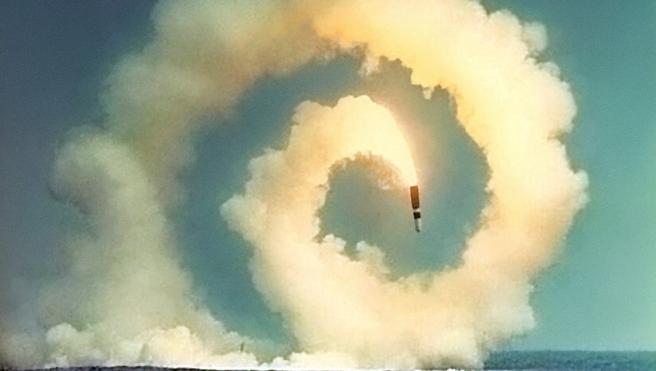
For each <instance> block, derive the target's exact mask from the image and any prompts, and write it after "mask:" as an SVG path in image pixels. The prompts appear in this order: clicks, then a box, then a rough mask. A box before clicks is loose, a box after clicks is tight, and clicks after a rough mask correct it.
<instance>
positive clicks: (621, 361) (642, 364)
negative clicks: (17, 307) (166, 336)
mask: <svg viewBox="0 0 656 371" xmlns="http://www.w3.org/2000/svg"><path fill="white" fill-rule="evenodd" d="M0 369H1V368H0ZM50 370H51V371H170V370H176V371H192V370H194V371H195V370H196V369H189V368H178V369H174V368H166V367H150V366H140V367H120V366H118V367H72V368H56V369H50ZM485 370H581V371H585V370H602V371H603V370H618V371H619V370H622V371H643V370H646V371H650V370H653V371H656V352H583V351H509V352H500V353H495V354H493V355H492V356H491V357H490V358H489V359H488V361H487V362H486V363H485ZM317 371H319V370H317ZM325 371H329V370H325Z"/></svg>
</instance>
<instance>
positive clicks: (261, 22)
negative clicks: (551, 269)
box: [0, 0, 587, 368]
mask: <svg viewBox="0 0 656 371" xmlns="http://www.w3.org/2000/svg"><path fill="white" fill-rule="evenodd" d="M153 22H154V24H155V31H156V32H155V36H154V38H153V40H152V41H151V43H150V44H149V45H147V46H146V47H145V48H144V49H143V50H142V51H141V52H139V53H136V54H133V55H128V56H126V57H125V58H124V59H123V60H122V61H121V62H120V63H118V64H117V66H116V67H115V68H114V70H113V72H112V74H111V75H110V76H109V78H108V90H107V92H106V94H105V95H104V97H103V102H104V106H105V110H106V112H107V117H108V118H107V121H106V123H105V127H104V129H103V130H102V131H98V132H86V133H84V134H82V135H79V136H77V137H76V138H74V139H72V140H71V141H69V142H68V143H66V144H65V145H64V146H63V148H61V150H60V151H59V153H58V155H57V159H56V161H55V168H54V171H53V179H52V188H53V191H54V193H55V194H56V195H57V197H59V198H60V199H62V200H64V201H66V202H70V203H72V204H73V205H75V206H76V207H77V208H78V209H79V210H80V212H81V214H82V215H83V217H84V219H85V221H86V226H87V227H88V230H87V231H86V232H84V233H79V234H77V235H75V236H74V237H72V238H71V241H69V244H68V247H69V249H68V251H69V254H70V266H69V271H68V273H67V274H66V276H64V277H62V279H61V280H60V282H55V283H53V284H52V285H51V286H49V287H48V288H47V289H46V290H45V291H44V292H45V293H46V294H45V295H44V297H43V300H42V305H43V313H44V315H43V316H44V318H43V321H44V322H45V323H46V324H48V326H49V329H48V330H47V331H45V332H44V333H30V334H26V333H20V332H16V331H9V330H3V333H2V334H0V335H1V336H0V339H1V340H0V352H1V353H0V354H2V358H3V359H7V360H8V361H9V362H10V364H12V365H16V366H21V367H26V366H44V365H88V364H143V363H148V364H158V365H186V366H201V367H214V368H216V367H233V368H234V367H237V366H242V367H255V366H257V365H258V364H261V363H262V362H269V363H268V364H267V365H266V366H268V367H322V368H337V367H404V368H410V367H428V366H432V367H436V366H443V367H448V366H459V367H480V366H481V365H482V362H483V361H484V360H485V357H486V356H487V354H488V353H489V352H490V351H491V350H494V349H495V348H496V347H498V346H499V345H500V344H502V343H503V341H505V340H507V339H509V338H510V337H512V336H513V335H517V334H522V333H524V332H525V331H527V330H529V329H530V328H531V327H532V326H533V325H534V319H533V315H532V309H531V307H530V306H529V295H530V293H531V289H532V285H531V282H532V281H533V280H534V278H535V277H536V275H537V274H538V273H539V272H540V271H541V270H542V269H544V268H545V267H546V266H548V265H549V263H550V262H551V260H552V259H553V257H554V254H555V252H556V251H557V248H558V246H559V244H560V242H561V240H562V238H563V236H564V235H565V233H566V231H567V229H568V228H569V226H570V224H571V222H572V220H573V217H574V216H575V214H576V212H577V211H578V210H579V209H580V208H581V207H582V206H583V205H584V203H585V200H586V194H585V189H586V186H587V178H586V176H585V174H584V173H581V172H575V171H573V170H572V169H571V167H570V165H569V162H568V159H567V155H566V151H565V148H564V146H563V144H562V142H561V141H560V139H559V138H560V137H561V136H562V135H563V134H564V133H566V132H567V131H569V130H570V129H571V126H572V119H573V117H574V115H575V111H576V108H575V104H574V101H573V97H572V94H571V92H570V90H569V87H568V85H567V84H566V83H565V82H563V81H562V80H561V79H560V78H559V74H558V68H557V66H556V65H555V64H553V63H551V62H540V61H539V60H538V56H539V54H540V52H541V51H542V50H543V49H544V48H545V47H546V42H547V40H546V32H545V30H544V28H543V27H542V26H541V25H539V24H522V23H521V22H520V21H518V20H517V19H516V18H515V17H514V16H513V15H512V14H511V13H509V12H506V11H502V12H496V13H492V14H488V13H487V12H486V11H485V9H484V8H483V7H482V6H481V5H480V4H478V3H477V2H474V1H468V0H419V1H414V2H405V1H400V0H399V1H384V2H381V1H369V0H356V1H331V2H312V3H308V2H301V1H299V2H254V1H249V2H243V3H236V2H184V3H182V2H162V3H160V4H159V5H158V6H157V7H156V9H155V10H154V12H153ZM339 53H350V54H356V55H361V58H362V63H363V69H362V70H363V71H364V72H365V73H375V72H376V67H377V63H378V61H379V60H380V59H381V58H386V59H389V60H398V61H400V63H402V64H403V65H404V66H406V67H407V68H409V69H410V70H411V73H412V74H411V83H413V84H416V85H419V86H421V87H422V88H424V91H425V95H426V96H427V97H430V95H431V92H432V90H433V89H434V88H435V87H440V88H444V89H446V90H447V91H449V92H450V93H451V95H452V96H453V98H454V101H455V103H456V107H457V118H458V121H459V122H460V123H461V124H462V125H463V126H464V128H465V130H466V132H467V133H468V135H470V136H471V138H472V139H473V141H474V142H475V143H476V144H477V145H478V147H479V148H480V150H481V151H482V153H483V154H484V155H485V158H486V161H487V164H488V167H489V180H488V183H487V192H488V195H489V200H488V203H487V205H486V206H485V208H484V209H483V210H482V212H481V216H480V221H479V226H478V230H477V231H475V232H474V233H473V234H472V235H471V237H470V238H469V239H468V241H467V242H466V245H465V246H464V247H463V256H462V261H461V263H460V265H459V266H457V267H455V268H451V269H448V270H443V271H439V272H433V273H430V274H421V275H410V276H407V277H404V278H401V279H398V280H392V279H391V278H390V277H389V275H387V272H388V268H387V267H386V266H385V263H384V261H383V253H382V251H381V250H380V249H379V248H377V247H376V246H372V245H370V244H368V243H366V242H364V241H363V242H360V243H358V245H357V251H358V256H357V258H356V259H351V258H349V257H347V255H346V254H344V253H343V250H344V245H345V243H344V241H342V240H341V239H339V237H336V236H332V235H328V236H326V237H325V238H322V239H319V238H318V237H317V235H318V234H319V220H318V217H317V211H318V210H319V209H320V208H321V207H322V205H323V203H324V201H325V197H326V192H327V189H326V187H325V186H326V185H328V179H329V176H330V174H331V172H332V171H333V169H334V168H335V166H337V165H339V164H340V163H343V161H348V159H353V158H355V157H356V156H357V157H362V158H365V159H366V161H368V163H369V164H370V167H371V169H372V171H375V173H376V174H377V175H378V176H380V177H381V184H383V185H385V186H388V187H392V188H395V189H399V192H407V186H409V185H412V184H414V183H416V181H417V179H416V174H415V169H414V165H413V161H412V158H411V157H410V150H409V148H408V146H407V144H406V142H405V140H404V138H403V135H401V131H400V129H399V124H398V123H396V122H395V120H394V118H393V115H392V113H391V112H389V111H388V110H387V109H386V108H385V107H382V106H380V105H378V104H376V103H375V102H373V101H372V100H371V99H370V98H368V97H366V96H361V97H344V98H342V99H341V100H340V101H339V102H338V103H337V104H336V105H335V106H334V107H324V106H321V105H318V104H316V103H312V102H303V103H301V104H300V105H299V106H298V108H297V110H296V113H295V115H294V117H293V119H292V121H293V122H294V126H293V130H292V132H291V134H290V138H289V143H288V145H287V147H286V148H284V149H280V150H269V151H267V152H265V154H264V155H262V156H260V157H258V158H256V159H253V160H252V162H251V164H250V168H249V169H250V175H251V179H250V180H249V181H248V183H247V184H246V185H245V189H244V191H243V193H241V194H238V195H235V196H233V197H232V198H231V199H230V200H228V201H227V202H226V203H225V204H223V205H222V206H221V212H222V215H223V216H224V218H225V219H226V221H227V222H228V223H229V225H230V226H231V227H232V228H233V229H234V230H236V231H237V232H239V233H240V234H241V235H242V236H243V238H244V239H245V240H246V241H247V242H248V243H249V244H250V245H251V246H252V249H253V253H254V257H253V260H252V263H251V267H252V271H253V279H254V281H255V282H256V286H257V288H258V290H260V291H261V293H262V295H264V297H265V298H266V299H267V302H268V303H269V304H270V306H271V307H272V309H274V310H276V311H279V312H280V313H282V315H283V318H284V319H285V320H286V321H287V324H288V327H289V328H290V329H291V331H293V335H294V337H295V338H296V339H297V340H298V342H299V346H300V349H299V351H298V352H297V353H293V354H281V355H280V356H279V357H277V358H275V359H273V361H270V358H268V360H267V358H266V355H267V354H269V353H270V351H271V349H272V346H271V344H267V343H266V342H264V341H258V340H254V339H248V338H246V337H244V336H241V335H239V334H237V333H234V332H230V331H228V330H227V329H226V328H225V326H224V325H223V324H222V323H221V321H220V319H217V318H214V317H213V316H212V314H211V313H210V312H209V311H208V310H207V309H206V308H205V307H204V305H203V303H202V302H200V301H199V300H197V299H195V298H194V295H193V290H192V282H191V280H190V278H189V276H188V274H187V273H186V272H185V270H184V268H183V267H182V266H181V265H180V263H179V262H178V257H177V254H178V250H179V249H180V248H181V245H183V243H184V242H183V241H178V240H177V238H176V236H175V233H174V226H173V223H172V221H171V220H170V217H169V214H170V212H171V210H172V209H174V208H175V207H176V205H177V204H178V203H179V200H180V199H181V198H183V197H184V191H183V185H182V184H180V183H179V181H178V179H177V175H178V173H179V171H180V170H181V169H183V168H184V167H185V166H188V165H189V164H191V162H192V161H193V158H194V155H193V149H192V148H191V147H190V143H191V142H190V141H191V138H192V136H193V135H194V132H195V131H196V130H197V129H198V127H199V125H200V124H201V123H202V122H203V120H201V119H202V117H203V115H205V114H208V113H213V112H214V113H215V112H219V113H222V114H225V115H229V114H230V110H231V108H232V107H233V106H234V104H235V103H237V102H238V101H239V99H240V96H241V95H242V94H243V93H244V92H245V91H246V90H247V89H248V88H249V86H251V85H252V84H253V83H254V82H255V81H257V80H258V79H259V78H261V77H264V76H271V75H281V74H286V73H291V72H293V71H294V70H295V69H296V68H298V67H300V66H302V65H304V64H306V63H308V62H310V61H312V60H319V59H323V60H326V59H329V58H331V57H333V56H334V55H336V54H339ZM419 182H421V179H419ZM298 277H302V278H303V279H302V280H299V279H298ZM242 343H245V344H248V349H249V350H251V351H252V352H253V353H252V354H251V353H247V352H242V351H240V345H241V344H242Z"/></svg>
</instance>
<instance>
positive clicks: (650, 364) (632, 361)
mask: <svg viewBox="0 0 656 371" xmlns="http://www.w3.org/2000/svg"><path fill="white" fill-rule="evenodd" d="M485 369H488V370H626V371H633V370H654V371H656V352H582V351H521V352H520V351H513V352H501V353H495V354H493V355H492V356H491V357H490V358H489V359H488V360H487V362H486V363H485Z"/></svg>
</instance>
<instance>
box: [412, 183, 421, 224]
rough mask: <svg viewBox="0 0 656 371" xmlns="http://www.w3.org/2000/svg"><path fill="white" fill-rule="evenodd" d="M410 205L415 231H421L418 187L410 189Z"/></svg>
mask: <svg viewBox="0 0 656 371" xmlns="http://www.w3.org/2000/svg"><path fill="white" fill-rule="evenodd" d="M410 205H411V206H412V217H413V218H414V220H415V231H417V232H420V231H421V211H419V186H416V185H414V186H411V187H410Z"/></svg>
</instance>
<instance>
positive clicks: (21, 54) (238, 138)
mask: <svg viewBox="0 0 656 371" xmlns="http://www.w3.org/2000/svg"><path fill="white" fill-rule="evenodd" d="M483 4H484V5H485V6H486V8H488V9H500V8H508V9H510V10H511V11H512V12H513V13H515V14H516V15H517V16H518V17H520V18H521V19H523V20H528V21H539V22H541V23H543V24H544V25H546V27H547V30H548V34H549V48H548V51H547V53H546V55H547V56H548V57H549V58H550V59H553V60H554V61H555V62H556V63H557V64H558V65H559V66H560V67H561V70H562V74H563V77H564V78H565V80H567V81H569V82H570V84H571V86H572V89H573V92H574V96H575V98H576V102H577V105H578V109H579V114H578V116H577V118H576V119H575V130H574V132H573V133H572V134H571V135H569V136H568V137H567V139H566V142H567V145H568V150H569V153H570V157H571V158H572V161H573V164H574V167H575V168H580V169H584V170H585V171H586V172H587V173H588V175H589V177H590V189H589V193H590V198H591V201H590V203H589V204H588V206H587V208H586V209H585V210H584V211H583V212H582V213H581V214H579V216H578V218H577V219H576V221H575V225H574V227H573V228H572V230H571V231H570V233H569V236H568V239H567V241H566V244H565V246H564V249H563V251H562V253H561V254H560V257H559V258H558V260H557V263H556V264H555V266H554V267H553V268H552V269H551V270H549V271H548V272H547V273H546V274H545V275H544V276H543V277H542V278H541V279H539V280H538V281H537V283H536V292H535V294H534V297H533V303H534V308H535V311H536V316H537V323H538V325H537V328H536V329H535V330H534V331H533V332H531V333H530V334H528V335H527V336H526V337H524V338H522V339H517V340H516V341H515V342H513V344H512V346H513V348H536V349H655V348H656V274H655V273H654V268H653V267H654V264H655V263H656V246H654V245H655V243H656V228H654V226H656V195H655V194H654V189H656V125H654V120H656V105H655V104H654V97H656V48H654V45H653V44H654V42H653V41H654V40H655V39H656V5H655V4H654V2H652V1H649V0H645V1H637V0H636V1H631V2H619V1H614V0H607V1H597V0H589V1H566V0H559V1H554V0H543V1H530V2H527V1H524V2H519V1H484V2H483ZM152 5H153V3H152V2H147V1H112V2H87V1H66V2H32V1H25V2H18V1H16V2H2V3H0V270H1V271H2V272H0V282H2V286H1V287H0V306H1V307H2V309H3V313H5V315H8V316H9V315H12V316H17V317H16V318H19V317H24V318H31V317H34V315H33V313H32V312H31V310H33V308H34V305H32V304H31V303H33V301H34V300H35V298H36V296H37V295H38V293H37V292H38V288H39V287H40V285H41V284H42V283H43V282H46V281H48V280H49V279H50V278H51V277H53V276H56V275H57V272H58V271H59V270H61V269H62V265H61V264H62V259H61V258H60V256H59V248H60V246H61V239H62V238H63V237H64V236H65V234H66V231H67V225H68V224H69V223H70V222H71V221H72V220H73V219H75V212H74V211H72V210H71V209H69V208H68V207H67V206H64V205H62V204H61V203H58V202H56V201H54V200H52V199H51V197H50V194H49V192H48V177H49V174H50V169H51V165H52V161H53V158H54V154H55V151H56V149H57V147H58V145H59V144H61V143H62V142H63V141H64V140H65V139H66V137H67V135H70V134H69V133H70V131H71V129H73V128H76V127H79V126H81V125H98V124H99V122H100V121H101V119H102V112H101V110H100V107H99V103H98V96H99V94H100V93H101V92H102V91H103V88H104V87H103V79H104V76H106V74H107V73H108V71H109V70H110V68H111V66H112V64H113V63H114V62H115V61H116V60H118V59H119V58H120V56H121V55H123V54H124V53H125V52H127V51H131V50H138V49H139V48H141V47H142V46H143V45H144V43H145V40H147V39H148V37H149V33H150V32H151V31H152V30H151V24H150V18H149V13H150V10H151V7H152ZM357 69H358V62H357V61H355V60H352V59H349V58H339V59H337V60H336V61H334V62H331V63H330V64H323V65H310V66H307V67H305V68H303V69H302V70H300V71H299V72H297V73H295V74H293V75H291V76H289V77H286V78H283V79H275V80H273V79H269V80H262V81H260V82H259V83H258V84H257V85H256V86H255V87H254V88H253V89H251V90H250V91H249V92H248V93H247V94H246V96H245V97H244V99H243V100H242V101H241V102H240V104H239V106H238V107H237V109H236V112H235V114H234V116H233V117H231V118H230V119H229V120H228V122H225V123H223V124H222V125H216V126H210V128H209V129H207V130H206V131H205V132H204V133H203V135H201V136H199V138H198V140H197V146H196V150H197V161H196V163H195V164H194V165H193V167H191V168H190V169H188V170H187V171H185V172H184V174H183V179H184V181H185V183H186V184H187V186H188V188H187V192H188V194H187V199H186V201H185V203H184V204H183V205H182V207H181V208H180V209H179V210H178V211H177V214H176V215H175V220H176V222H177V228H178V234H179V240H180V246H181V247H182V254H183V259H184V263H185V266H186V267H187V268H188V271H190V272H192V274H193V279H194V282H195V287H196V289H197V292H198V293H199V295H202V296H203V297H204V300H205V301H206V303H207V304H208V306H209V307H210V308H211V309H212V310H213V311H214V312H215V313H216V314H217V317H219V318H222V319H223V320H224V322H225V323H226V324H227V325H228V326H229V327H231V328H233V329H235V330H238V331H239V332H241V333H243V334H246V335H253V336H257V337H270V338H273V339H288V338H289V335H288V334H287V332H286V331H285V329H284V328H283V325H282V322H281V320H280V319H279V318H278V317H277V316H276V315H275V314H273V313H272V312H271V311H270V310H269V309H268V308H267V306H266V305H265V303H264V301H263V299H262V298H261V297H260V295H259V294H258V293H257V292H256V291H255V289H254V287H253V284H252V282H251V275H250V272H249V270H248V259H249V254H250V250H249V249H248V248H247V246H246V245H245V243H244V242H243V241H242V240H241V238H240V236H238V235H237V234H235V233H234V232H231V231H230V230H229V229H228V227H227V225H226V224H225V222H224V221H223V219H222V218H221V217H220V215H219V211H218V206H219V205H220V204H221V203H223V202H224V201H225V200H227V199H228V198H229V197H230V196H232V195H233V194H234V193H236V192H238V191H240V190H241V188H242V186H243V184H244V182H245V181H246V179H247V177H248V174H247V163H248V161H249V160H250V159H251V158H253V157H255V156H257V155H259V154H261V153H262V151H263V149H264V148H265V147H271V146H273V147H280V146H281V145H283V144H284V143H285V140H286V138H287V135H288V131H289V118H290V117H291V114H292V112H293V109H294V107H295V106H296V105H297V104H298V103H299V102H301V101H303V100H306V99H312V100H315V101H319V102H324V103H330V104H333V103H334V102H335V100H336V99H337V98H338V97H340V96H343V95H346V94H354V95H355V94H363V93H366V94H369V95H371V96H372V97H373V98H374V99H376V100H377V101H379V102H381V103H383V104H385V105H386V106H388V107H389V108H390V109H391V110H392V111H394V112H395V113H396V114H397V115H399V116H400V117H402V118H403V120H402V121H403V122H405V123H407V125H410V126H411V128H412V132H417V133H422V134H421V136H417V137H416V138H409V140H410V141H411V142H412V143H413V145H414V146H415V147H417V148H420V149H419V150H418V153H419V154H420V155H421V158H419V159H417V162H418V163H419V166H420V174H422V177H423V179H422V183H425V184H426V185H427V187H426V188H425V189H424V200H423V208H424V214H425V220H424V232H422V233H421V234H419V235H416V234H415V233H414V230H413V227H412V224H411V223H412V221H411V219H410V218H409V210H408V205H407V200H405V199H398V198H395V197H391V196H390V195H389V194H386V193H385V192H384V191H381V190H379V189H377V188H376V187H375V185H374V183H373V180H372V179H371V177H370V176H368V175H367V174H366V172H364V171H361V169H359V168H358V166H350V167H348V168H346V169H345V170H344V171H342V172H339V173H337V174H336V175H335V177H334V179H333V183H332V185H333V187H332V189H331V192H330V194H329V199H328V203H327V206H326V207H325V208H324V210H323V211H322V214H323V215H324V219H323V221H324V222H323V229H324V231H326V232H330V233H334V234H336V235H339V236H342V237H344V238H345V239H346V240H347V241H348V242H351V243H354V242H357V241H358V240H359V239H366V240H368V241H371V242H374V243H378V244H379V245H380V246H383V247H387V248H386V249H385V251H386V253H387V254H388V263H389V264H390V265H391V266H392V267H393V268H394V270H395V272H394V273H395V274H399V275H400V274H404V273H408V272H412V271H416V270H420V269H429V268H436V267H440V266H445V265H449V264H456V263H457V262H458V259H459V255H460V251H459V248H460V246H462V244H463V242H464V241H465V239H466V237H467V236H468V233H469V232H471V231H472V230H473V227H474V226H475V224H476V221H477V217H478V213H479V211H480V207H481V206H482V205H483V203H484V200H485V194H484V188H483V187H484V184H485V181H486V167H485V164H484V161H483V158H482V157H481V155H480V154H479V153H478V152H477V149H476V148H475V146H474V144H473V143H472V142H471V141H470V140H469V138H468V137H467V136H466V135H465V133H464V131H463V129H462V128H461V127H460V126H459V125H458V124H457V123H456V121H455V119H454V117H453V112H452V110H451V108H450V105H449V100H448V96H447V94H446V93H444V92H438V93H437V94H436V95H435V97H434V98H433V99H432V100H431V101H425V100H424V99H423V98H422V95H421V90H420V89H419V88H416V87H412V86H409V85H408V84H407V79H408V73H407V71H406V70H404V69H403V68H401V67H399V66H398V65H396V64H386V65H384V66H383V71H382V73H381V74H379V75H375V76H373V77H371V78H368V79H361V78H360V77H359V75H358V74H357ZM208 120H218V119H213V118H208ZM427 138H430V139H427ZM298 279H299V280H302V279H303V277H299V278H298ZM26 323H27V322H26Z"/></svg>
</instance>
